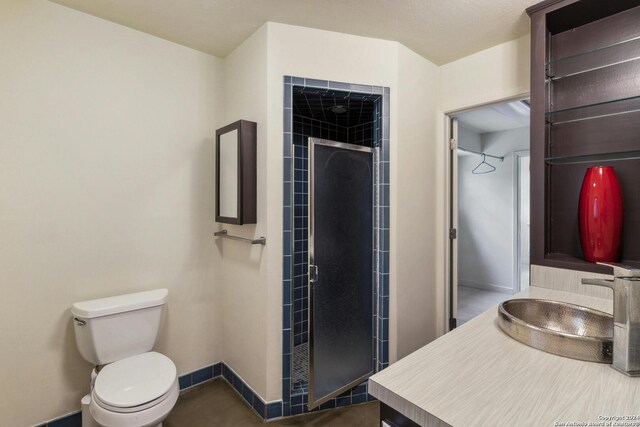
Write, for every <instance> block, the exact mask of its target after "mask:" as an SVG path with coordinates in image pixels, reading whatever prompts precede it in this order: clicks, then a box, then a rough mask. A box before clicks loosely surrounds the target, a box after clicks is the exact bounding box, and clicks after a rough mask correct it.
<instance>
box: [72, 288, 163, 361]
mask: <svg viewBox="0 0 640 427" xmlns="http://www.w3.org/2000/svg"><path fill="white" fill-rule="evenodd" d="M168 294H169V291H168V290H167V289H156V290H153V291H145V292H137V293H134V294H126V295H118V296H114V297H108V298H100V299H94V300H90V301H82V302H77V303H75V304H73V306H72V307H71V314H72V315H73V323H74V329H75V332H76V344H77V346H78V350H79V351H80V354H81V355H82V357H84V358H85V359H86V360H87V361H89V362H91V363H93V364H94V365H105V364H107V363H111V362H115V361H116V360H120V359H124V358H125V357H129V356H134V355H136V354H141V353H146V352H147V351H151V349H153V346H154V345H155V343H156V340H157V338H158V332H159V331H160V321H161V319H162V307H163V306H164V304H165V303H166V301H167V295H168Z"/></svg>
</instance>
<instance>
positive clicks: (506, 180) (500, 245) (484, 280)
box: [458, 127, 529, 293]
mask: <svg viewBox="0 0 640 427" xmlns="http://www.w3.org/2000/svg"><path fill="white" fill-rule="evenodd" d="M465 134H466V132H465V133H460V134H459V139H460V143H461V145H464V142H465V140H464V136H465ZM480 139H481V150H480V151H483V152H486V153H489V154H492V155H495V156H504V161H503V162H500V161H499V160H496V159H492V158H487V162H488V163H490V164H492V165H493V166H495V167H496V170H495V171H494V172H491V173H487V174H481V175H474V174H473V173H472V170H473V169H474V168H475V167H476V166H478V164H479V163H480V162H481V161H482V159H481V158H480V156H477V155H469V154H463V155H460V156H458V206H459V207H458V228H459V236H458V283H459V284H461V285H467V286H472V287H477V288H482V289H490V290H494V291H499V292H505V293H513V291H514V290H515V283H514V277H515V274H516V273H515V271H516V265H515V262H516V257H517V254H516V253H515V247H514V241H515V239H516V237H517V228H516V224H517V222H516V219H517V203H516V201H515V200H514V196H515V194H514V189H515V186H516V185H517V183H518V182H517V176H516V174H515V172H516V162H517V158H516V156H515V155H514V151H521V150H528V149H529V127H526V128H520V129H512V130H506V131H501V132H491V133H484V134H482V135H480ZM483 167H485V166H483Z"/></svg>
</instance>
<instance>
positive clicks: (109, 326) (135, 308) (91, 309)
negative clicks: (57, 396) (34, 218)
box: [71, 289, 180, 427]
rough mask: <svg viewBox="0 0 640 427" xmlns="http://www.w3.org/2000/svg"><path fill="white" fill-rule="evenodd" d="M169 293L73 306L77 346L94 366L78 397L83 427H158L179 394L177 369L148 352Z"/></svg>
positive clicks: (158, 290) (162, 290) (151, 347)
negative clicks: (87, 384) (83, 392)
mask: <svg viewBox="0 0 640 427" xmlns="http://www.w3.org/2000/svg"><path fill="white" fill-rule="evenodd" d="M168 293H169V291H168V290H167V289H156V290H153V291H146V292H137V293H133V294H127V295H118V296H114V297H108V298H101V299H95V300H90V301H82V302H77V303H75V304H73V306H72V308H71V313H72V315H73V321H74V325H75V326H74V329H75V334H76V344H77V346H78V350H79V351H80V354H81V355H82V357H83V358H84V359H85V360H87V361H88V362H91V363H92V364H94V365H96V367H95V368H94V369H93V372H92V373H91V393H90V394H88V395H86V396H85V397H84V398H82V425H83V427H98V426H104V427H151V426H161V425H162V421H163V420H164V419H165V418H166V417H167V416H168V415H169V413H170V412H171V410H172V409H173V406H174V405H175V403H176V401H177V400H178V395H179V394H180V387H179V386H178V374H177V370H176V366H175V364H174V363H173V361H171V359H169V358H168V357H167V356H165V355H163V354H160V353H157V352H155V351H151V350H152V349H153V346H154V345H155V343H156V340H157V338H158V332H159V330H160V321H161V319H162V310H163V307H164V305H165V304H166V301H167V295H168Z"/></svg>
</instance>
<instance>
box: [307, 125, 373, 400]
mask: <svg viewBox="0 0 640 427" xmlns="http://www.w3.org/2000/svg"><path fill="white" fill-rule="evenodd" d="M308 141H309V142H308V145H307V146H308V152H309V192H308V194H309V196H308V197H309V202H308V206H309V213H308V217H309V227H308V229H309V235H308V236H309V237H308V242H309V248H308V253H309V263H308V265H309V275H308V283H309V308H308V310H309V320H308V322H309V370H308V387H307V393H308V396H309V397H308V403H307V405H308V407H309V409H313V408H316V407H318V406H320V405H321V404H323V403H325V402H326V401H328V400H330V399H332V398H334V397H336V396H337V395H339V394H341V393H343V392H345V391H347V390H350V389H352V388H354V387H355V386H357V385H358V384H360V383H362V382H363V381H364V380H366V379H367V378H369V377H370V376H371V375H372V374H373V373H374V372H375V355H374V351H373V348H372V350H371V369H370V370H369V372H367V373H366V374H364V375H362V376H361V377H359V378H357V379H355V380H353V381H350V382H349V383H347V384H345V385H344V386H342V387H340V388H339V389H337V390H334V391H333V392H331V393H329V394H327V395H325V396H322V397H320V398H318V399H316V396H315V395H314V393H313V388H314V387H313V386H314V384H315V375H314V370H313V369H312V368H313V366H314V358H313V350H314V337H313V301H314V297H313V286H314V285H313V283H314V282H315V281H313V280H312V279H311V267H312V266H315V245H314V234H315V211H314V202H315V194H314V188H315V187H314V184H315V170H314V169H315V164H314V155H315V153H314V150H313V147H314V146H315V145H323V146H326V147H334V148H340V149H343V150H352V151H358V152H361V153H368V154H370V155H371V165H372V166H374V165H375V157H376V156H375V154H376V150H377V149H375V148H372V147H365V146H362V145H354V144H348V143H344V142H338V141H330V140H326V139H321V138H311V137H310V138H309V139H308ZM373 181H374V176H373V171H372V174H371V189H370V190H371V192H372V197H371V202H372V203H371V214H372V216H373V215H374V212H375V205H376V203H375V194H373V193H374V188H373V187H374V185H373V184H374V182H373ZM373 222H374V221H373V218H372V220H371V223H372V227H371V248H370V249H371V261H372V266H373V265H375V251H374V245H373V241H374V239H375V227H374V226H373ZM374 271H375V269H374ZM371 312H372V313H375V274H372V275H371ZM371 331H372V334H371V341H372V345H375V332H374V331H375V322H374V319H373V317H372V318H371Z"/></svg>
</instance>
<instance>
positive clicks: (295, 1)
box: [51, 0, 539, 65]
mask: <svg viewBox="0 0 640 427" xmlns="http://www.w3.org/2000/svg"><path fill="white" fill-rule="evenodd" d="M51 1H54V2H55V3H59V4H61V5H65V6H68V7H71V8H73V9H77V10H80V11H82V12H86V13H89V14H91V15H95V16H98V17H100V18H104V19H107V20H109V21H113V22H116V23H119V24H122V25H125V26H128V27H131V28H134V29H137V30H140V31H143V32H146V33H149V34H153V35H155V36H158V37H161V38H164V39H167V40H170V41H173V42H176V43H179V44H182V45H185V46H189V47H191V48H194V49H197V50H200V51H203V52H207V53H210V54H212V55H215V56H218V57H221V58H223V57H225V56H226V55H227V54H229V52H231V51H232V50H233V49H234V48H236V47H237V46H238V45H239V44H240V43H242V42H243V41H244V40H245V39H246V38H247V37H249V35H251V34H252V33H253V32H254V31H255V30H256V29H258V28H259V27H260V26H261V25H262V24H264V23H265V22H266V21H272V22H280V23H284V24H291V25H299V26H304V27H311V28H318V29H323V30H330V31H337V32H341V33H347V34H355V35H360V36H366V37H374V38H380V39H385V40H394V41H398V42H400V43H402V44H403V45H405V46H407V47H408V48H410V49H412V50H413V51H415V52H417V53H418V54H420V55H422V56H424V57H425V58H427V59H429V60H430V61H432V62H434V63H435V64H438V65H440V64H444V63H447V62H450V61H453V60H455V59H458V58H462V57H464V56H467V55H469V54H471V53H475V52H478V51H480V50H483V49H486V48H489V47H491V46H495V45H497V44H500V43H503V42H506V41H508V40H512V39H514V38H517V37H520V36H522V35H525V34H527V33H528V32H529V18H528V17H527V15H526V14H525V12H524V9H525V8H526V7H528V6H531V5H532V4H535V3H538V2H539V0H180V1H176V0H135V1H132V0H91V1H87V0H51Z"/></svg>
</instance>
